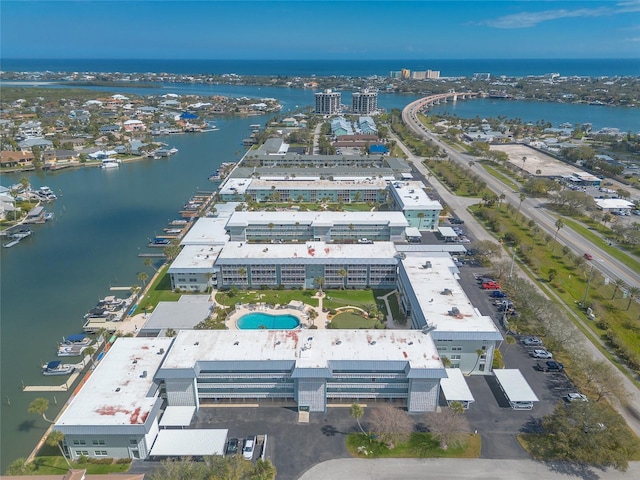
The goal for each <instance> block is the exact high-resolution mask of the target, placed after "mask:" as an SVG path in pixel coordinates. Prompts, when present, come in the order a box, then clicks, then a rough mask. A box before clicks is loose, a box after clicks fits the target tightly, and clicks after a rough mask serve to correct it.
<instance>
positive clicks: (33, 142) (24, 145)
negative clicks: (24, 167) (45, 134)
mask: <svg viewBox="0 0 640 480" xmlns="http://www.w3.org/2000/svg"><path fill="white" fill-rule="evenodd" d="M18 147H19V148H20V150H22V151H25V152H30V151H32V149H33V147H39V148H41V149H42V150H47V149H49V148H53V142H52V141H50V140H45V139H44V138H27V139H26V140H23V141H21V142H19V143H18Z"/></svg>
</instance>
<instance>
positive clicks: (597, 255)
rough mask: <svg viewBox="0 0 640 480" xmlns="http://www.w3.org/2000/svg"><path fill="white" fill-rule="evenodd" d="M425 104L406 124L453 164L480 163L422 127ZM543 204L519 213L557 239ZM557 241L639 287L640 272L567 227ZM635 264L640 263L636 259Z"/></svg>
mask: <svg viewBox="0 0 640 480" xmlns="http://www.w3.org/2000/svg"><path fill="white" fill-rule="evenodd" d="M424 103H425V100H424V99H419V100H416V101H415V102H412V103H410V104H409V105H407V106H406V107H405V108H404V110H403V111H402V119H403V121H404V122H405V124H406V125H407V126H408V127H409V128H411V129H412V130H413V131H414V132H415V133H416V134H418V135H421V136H422V137H423V138H426V139H429V140H431V141H433V142H434V143H435V144H436V145H438V146H439V147H440V148H441V149H443V150H446V151H447V153H448V155H449V157H450V158H451V159H452V160H454V161H456V162H458V163H460V164H462V165H465V166H469V161H474V162H475V161H477V158H476V157H472V156H471V155H468V154H464V153H460V152H457V151H455V150H453V149H452V148H451V147H450V145H447V144H446V143H444V142H443V141H441V140H440V139H439V138H438V137H437V135H434V134H433V133H431V132H430V131H428V130H426V129H425V128H424V127H423V125H422V124H421V123H420V122H419V121H418V119H417V117H416V112H417V111H418V109H419V108H420V107H421V106H422V105H423V104H424ZM476 166H477V167H476ZM472 168H473V169H474V173H475V174H476V175H478V176H479V177H480V178H481V179H482V180H483V181H484V182H486V184H487V186H488V187H489V188H490V189H491V190H493V191H494V192H496V193H497V194H498V195H500V194H501V193H504V195H505V201H507V202H509V203H511V204H512V205H515V206H517V205H519V204H520V193H521V192H520V191H517V190H516V191H514V190H513V188H512V187H511V188H510V187H508V186H506V185H505V184H504V183H502V182H501V181H500V180H499V179H497V178H495V177H494V176H493V175H491V174H490V173H489V172H487V171H486V170H484V169H483V168H482V167H481V166H480V164H478V163H475V165H474V167H472ZM542 202H543V200H542V199H539V198H526V199H525V200H524V201H523V202H522V206H521V208H520V212H521V213H522V214H523V215H525V216H527V217H528V218H531V219H533V220H534V221H535V222H536V224H538V225H539V226H540V228H541V229H542V230H543V231H544V232H546V233H548V234H549V235H551V236H552V237H554V236H555V235H556V230H557V229H556V226H555V223H556V221H557V219H558V218H559V215H556V214H553V213H552V212H550V211H548V210H547V209H545V208H540V206H541V204H542ZM456 213H457V212H456ZM557 241H558V243H559V244H561V245H567V246H568V247H569V248H570V249H571V250H572V251H573V252H574V253H575V254H576V255H579V256H582V255H584V254H585V253H590V254H591V255H593V260H591V262H592V264H593V265H594V269H596V270H599V271H600V272H601V273H602V275H603V276H604V277H607V278H609V279H610V280H611V281H614V280H616V279H618V278H619V279H622V280H624V282H625V283H626V284H627V285H631V286H635V285H638V284H639V283H640V282H639V275H638V272H634V271H632V270H631V269H629V267H628V266H627V265H625V264H624V263H623V262H621V261H619V260H617V259H616V258H614V257H612V256H611V255H609V253H608V252H607V251H605V250H603V249H602V248H600V247H598V246H596V245H594V244H593V243H591V242H590V241H588V240H587V239H585V238H584V237H582V236H580V235H578V234H576V233H575V232H574V231H573V230H572V229H571V228H570V227H568V226H565V227H563V228H561V229H560V230H559V231H558V232H557ZM636 260H638V259H637V258H636Z"/></svg>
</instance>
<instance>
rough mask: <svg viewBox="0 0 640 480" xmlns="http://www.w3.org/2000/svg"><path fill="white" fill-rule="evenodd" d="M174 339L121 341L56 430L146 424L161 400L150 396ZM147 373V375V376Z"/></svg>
mask: <svg viewBox="0 0 640 480" xmlns="http://www.w3.org/2000/svg"><path fill="white" fill-rule="evenodd" d="M172 340H173V339H172V338H166V337H165V338H141V337H135V338H126V337H123V338H118V339H117V340H116V341H115V343H114V344H113V345H112V347H111V348H110V349H109V351H108V352H107V354H106V355H105V356H104V358H103V359H102V361H101V362H100V363H99V364H98V366H97V367H96V369H95V370H94V372H93V373H92V374H91V376H90V377H89V379H88V380H87V382H86V383H85V384H84V385H83V386H82V389H81V390H80V391H79V392H78V394H77V395H76V396H75V397H74V398H73V399H72V400H71V403H70V404H69V406H68V407H67V408H66V409H65V410H63V412H62V414H61V415H60V418H58V421H56V423H55V425H56V428H59V427H65V426H69V427H74V426H83V425H96V426H109V427H111V426H120V425H144V423H145V421H146V420H147V417H148V416H149V414H150V413H151V410H152V409H153V406H154V405H155V403H156V401H157V400H158V399H157V398H156V397H154V396H147V394H148V392H149V391H150V390H151V389H152V386H153V383H154V382H153V376H154V374H155V372H156V370H157V369H158V368H159V367H160V364H161V363H162V360H163V359H164V357H165V355H163V354H159V352H161V351H164V352H167V351H168V350H169V347H170V346H171V342H172ZM144 372H146V373H144Z"/></svg>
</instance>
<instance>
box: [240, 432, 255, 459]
mask: <svg viewBox="0 0 640 480" xmlns="http://www.w3.org/2000/svg"><path fill="white" fill-rule="evenodd" d="M255 448H256V437H250V438H247V439H246V440H245V441H244V446H243V447H242V456H243V457H244V458H245V459H246V460H253V450H254V449H255Z"/></svg>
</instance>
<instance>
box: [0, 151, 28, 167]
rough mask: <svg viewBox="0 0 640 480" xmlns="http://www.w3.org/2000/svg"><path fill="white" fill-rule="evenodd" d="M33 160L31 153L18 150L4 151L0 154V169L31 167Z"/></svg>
mask: <svg viewBox="0 0 640 480" xmlns="http://www.w3.org/2000/svg"><path fill="white" fill-rule="evenodd" d="M34 158H35V156H34V154H33V152H32V151H29V150H19V151H17V152H11V151H7V150H4V151H2V152H0V166H2V167H23V168H24V167H31V166H33V159H34Z"/></svg>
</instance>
